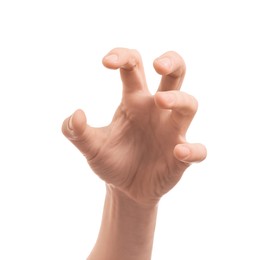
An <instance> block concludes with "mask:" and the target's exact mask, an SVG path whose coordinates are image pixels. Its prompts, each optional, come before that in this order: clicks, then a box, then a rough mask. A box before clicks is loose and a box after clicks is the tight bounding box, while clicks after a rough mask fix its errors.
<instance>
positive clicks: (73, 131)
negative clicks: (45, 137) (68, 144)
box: [62, 109, 87, 138]
mask: <svg viewBox="0 0 267 260" xmlns="http://www.w3.org/2000/svg"><path fill="white" fill-rule="evenodd" d="M86 124H87V120H86V116H85V113H84V112H83V111H82V110H81V109H78V110H76V111H75V112H74V113H73V114H72V115H71V116H70V117H68V118H66V119H65V121H64V122H63V125H62V132H63V134H64V135H65V136H66V137H68V138H70V137H72V138H73V137H75V136H79V135H81V134H82V133H83V132H84V131H85V128H86Z"/></svg>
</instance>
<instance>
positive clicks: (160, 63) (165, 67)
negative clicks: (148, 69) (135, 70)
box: [153, 57, 172, 75]
mask: <svg viewBox="0 0 267 260" xmlns="http://www.w3.org/2000/svg"><path fill="white" fill-rule="evenodd" d="M153 66H154V69H155V70H156V72H157V73H158V74H160V75H167V74H169V73H170V72H171V71H172V61H171V59H170V58H167V57H160V58H157V59H155V60H154V62H153Z"/></svg>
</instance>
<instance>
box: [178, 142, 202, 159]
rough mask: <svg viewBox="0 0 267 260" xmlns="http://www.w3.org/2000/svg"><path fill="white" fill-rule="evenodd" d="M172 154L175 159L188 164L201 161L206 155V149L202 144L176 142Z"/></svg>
mask: <svg viewBox="0 0 267 260" xmlns="http://www.w3.org/2000/svg"><path fill="white" fill-rule="evenodd" d="M173 154H174V156H175V158H176V159H177V160H179V161H182V162H185V163H189V164H190V163H195V162H201V161H203V160H204V159H205V158H206V157H207V149H206V147H205V146H204V145H202V144H187V143H186V144H178V145H176V146H175V148H174V150H173Z"/></svg>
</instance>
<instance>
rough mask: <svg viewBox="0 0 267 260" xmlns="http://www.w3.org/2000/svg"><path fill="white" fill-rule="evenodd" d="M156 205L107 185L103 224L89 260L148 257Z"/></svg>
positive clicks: (129, 259) (139, 259)
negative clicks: (138, 200)
mask: <svg viewBox="0 0 267 260" xmlns="http://www.w3.org/2000/svg"><path fill="white" fill-rule="evenodd" d="M156 216H157V205H144V204H141V203H138V202H136V201H134V200H132V199H131V198H129V197H128V196H127V195H126V194H125V193H123V192H122V191H120V190H119V189H117V188H116V187H114V186H112V185H107V193H106V200H105V205H104V211H103V218H102V224H101V228H100V232H99V236H98V239H97V242H96V245H95V247H94V249H93V251H92V252H91V255H90V256H89V258H88V259H90V260H96V259H97V260H106V259H109V260H125V259H127V260H136V259H138V260H149V259H151V252H152V246H153V238H154V230H155V225H156Z"/></svg>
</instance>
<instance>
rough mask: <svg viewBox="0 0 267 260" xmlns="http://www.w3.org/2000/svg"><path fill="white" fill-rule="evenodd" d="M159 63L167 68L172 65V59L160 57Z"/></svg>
mask: <svg viewBox="0 0 267 260" xmlns="http://www.w3.org/2000/svg"><path fill="white" fill-rule="evenodd" d="M158 63H160V65H161V66H163V67H165V68H170V67H171V61H170V59H169V58H160V59H158Z"/></svg>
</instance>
